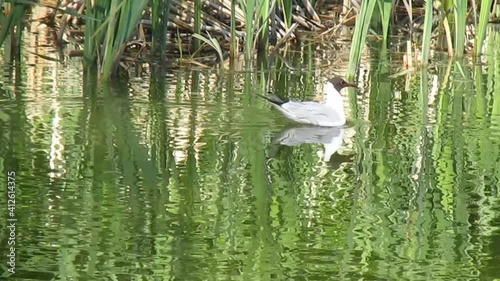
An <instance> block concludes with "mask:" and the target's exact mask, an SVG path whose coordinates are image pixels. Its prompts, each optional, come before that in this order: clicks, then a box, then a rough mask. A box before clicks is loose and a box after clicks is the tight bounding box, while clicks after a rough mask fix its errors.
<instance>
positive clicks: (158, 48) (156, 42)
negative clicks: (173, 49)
mask: <svg viewBox="0 0 500 281" xmlns="http://www.w3.org/2000/svg"><path fill="white" fill-rule="evenodd" d="M152 2H153V3H152V7H151V8H152V9H151V10H152V11H153V14H152V17H151V21H152V29H153V40H152V42H151V53H152V54H153V55H155V56H159V57H160V60H161V61H165V57H166V54H167V53H166V49H167V28H168V15H169V14H170V6H171V4H172V3H171V2H172V1H171V0H152Z"/></svg>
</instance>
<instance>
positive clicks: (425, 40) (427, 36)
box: [421, 1, 432, 65]
mask: <svg viewBox="0 0 500 281" xmlns="http://www.w3.org/2000/svg"><path fill="white" fill-rule="evenodd" d="M422 28H423V29H424V34H423V36H422V60H421V64H424V65H426V64H427V63H428V61H429V53H430V50H431V35H432V1H425V15H424V25H423V27H422Z"/></svg>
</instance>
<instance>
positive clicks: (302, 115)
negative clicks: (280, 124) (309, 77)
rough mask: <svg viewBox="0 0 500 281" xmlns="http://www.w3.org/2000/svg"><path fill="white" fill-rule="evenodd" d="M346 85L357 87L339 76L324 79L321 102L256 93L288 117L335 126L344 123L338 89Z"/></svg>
mask: <svg viewBox="0 0 500 281" xmlns="http://www.w3.org/2000/svg"><path fill="white" fill-rule="evenodd" d="M346 87H357V85H356V84H353V83H349V82H346V81H345V80H344V79H342V78H340V77H335V78H333V79H330V80H328V81H326V83H325V86H324V88H323V90H324V92H325V94H326V99H325V101H324V102H323V103H317V102H313V101H303V102H300V101H293V100H288V99H283V98H280V97H278V96H276V95H270V96H262V95H258V96H260V97H262V98H264V99H266V100H267V101H269V102H270V103H271V105H272V106H274V107H275V108H276V109H278V110H279V111H281V113H283V114H284V115H285V116H286V117H287V118H288V119H290V120H292V121H295V122H298V123H302V124H310V125H315V126H322V127H337V126H342V125H344V124H345V121H346V119H345V113H344V101H343V98H342V95H341V94H340V91H341V90H342V89H344V88H346Z"/></svg>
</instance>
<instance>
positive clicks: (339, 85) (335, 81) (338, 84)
mask: <svg viewBox="0 0 500 281" xmlns="http://www.w3.org/2000/svg"><path fill="white" fill-rule="evenodd" d="M327 82H328V83H332V85H333V87H334V88H335V89H336V90H337V91H338V92H339V93H340V90H342V89H344V88H346V87H354V88H356V87H357V86H358V85H356V84H354V83H349V82H347V81H345V80H344V79H342V78H340V77H333V78H332V79H330V80H328V81H327Z"/></svg>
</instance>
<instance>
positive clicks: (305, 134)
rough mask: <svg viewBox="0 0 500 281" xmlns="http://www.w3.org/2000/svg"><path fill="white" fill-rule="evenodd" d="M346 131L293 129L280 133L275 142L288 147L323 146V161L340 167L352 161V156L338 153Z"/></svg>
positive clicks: (336, 128)
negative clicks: (308, 144) (305, 144)
mask: <svg viewBox="0 0 500 281" xmlns="http://www.w3.org/2000/svg"><path fill="white" fill-rule="evenodd" d="M344 130H345V128H342V127H335V128H332V127H314V126H298V127H291V128H286V129H284V130H283V131H281V132H279V133H278V134H277V135H276V138H275V140H274V142H275V143H279V144H281V145H286V146H297V145H301V144H304V143H311V144H314V143H318V144H323V147H324V153H323V161H325V162H330V163H331V164H338V165H340V164H341V163H343V162H350V161H352V157H351V156H348V155H340V154H338V153H336V152H337V150H339V149H340V148H341V147H342V143H343V135H344ZM334 154H335V155H334ZM332 156H333V158H332ZM336 166H337V165H336Z"/></svg>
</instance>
